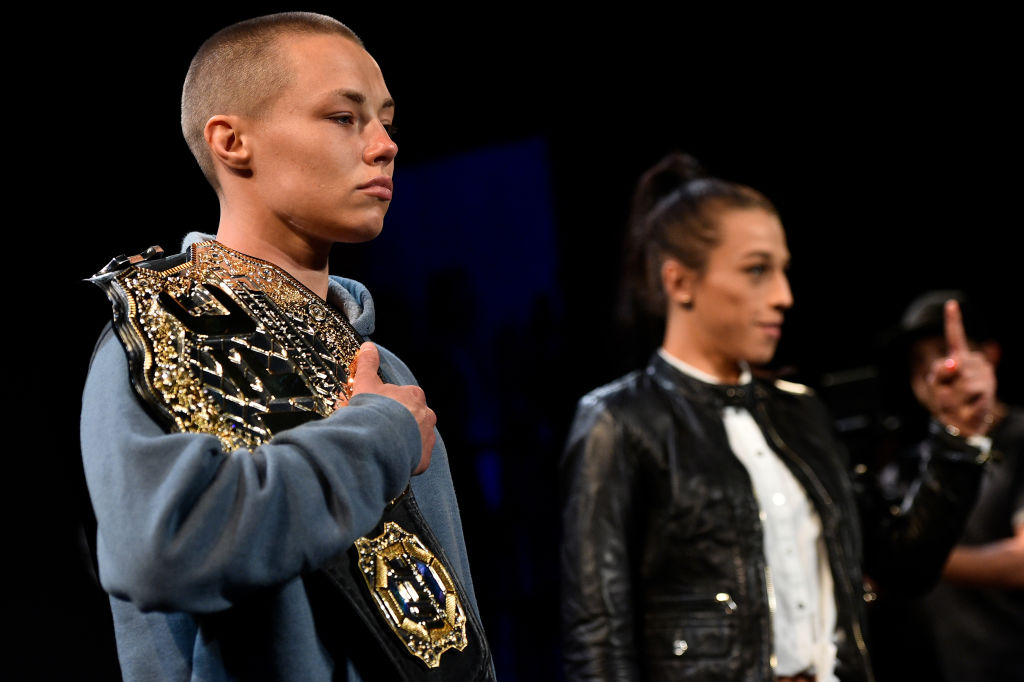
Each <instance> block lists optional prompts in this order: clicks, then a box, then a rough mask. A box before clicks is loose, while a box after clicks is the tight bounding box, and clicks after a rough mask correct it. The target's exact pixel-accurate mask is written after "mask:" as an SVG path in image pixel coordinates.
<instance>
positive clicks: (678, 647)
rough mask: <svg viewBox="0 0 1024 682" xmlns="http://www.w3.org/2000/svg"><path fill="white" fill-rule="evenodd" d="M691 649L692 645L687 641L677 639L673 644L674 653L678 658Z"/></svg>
mask: <svg viewBox="0 0 1024 682" xmlns="http://www.w3.org/2000/svg"><path fill="white" fill-rule="evenodd" d="M689 648H690V645H689V644H687V643H686V640H685V639H677V640H676V641H674V642H672V653H674V654H675V655H676V656H682V655H683V654H685V653H686V650H687V649H689Z"/></svg>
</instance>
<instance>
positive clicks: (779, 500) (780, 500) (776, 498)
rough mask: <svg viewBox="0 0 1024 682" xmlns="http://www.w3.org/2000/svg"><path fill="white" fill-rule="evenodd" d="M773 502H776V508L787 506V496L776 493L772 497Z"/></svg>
mask: <svg viewBox="0 0 1024 682" xmlns="http://www.w3.org/2000/svg"><path fill="white" fill-rule="evenodd" d="M772 502H774V503H775V504H776V506H779V507H781V506H782V505H784V504H786V496H785V495H783V494H782V493H775V494H774V495H772Z"/></svg>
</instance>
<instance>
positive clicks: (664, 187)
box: [625, 152, 778, 320]
mask: <svg viewBox="0 0 1024 682" xmlns="http://www.w3.org/2000/svg"><path fill="white" fill-rule="evenodd" d="M749 208H759V209H762V210H765V211H768V212H769V213H771V214H773V215H777V214H778V211H776V209H775V206H774V205H772V203H771V202H770V201H769V200H768V199H767V198H766V197H765V196H764V195H763V194H761V193H760V192H758V191H757V190H755V189H752V188H750V187H747V186H746V185H740V184H737V183H734V182H729V181H727V180H721V179H719V178H714V177H711V176H709V175H708V174H707V173H706V172H705V170H704V168H703V166H702V165H701V164H700V162H698V161H697V159H695V158H694V157H692V156H690V155H689V154H683V153H680V152H673V153H671V154H669V155H668V156H666V157H665V158H663V159H662V160H661V161H659V162H658V163H656V164H655V165H654V166H652V167H651V168H649V169H648V170H647V171H646V172H644V174H643V175H641V176H640V180H639V181H638V182H637V185H636V189H635V191H634V193H633V206H632V211H631V214H630V222H629V231H628V233H627V236H626V249H625V253H626V267H625V275H626V284H627V288H628V289H629V292H630V296H629V303H628V304H627V309H626V311H625V312H626V315H625V317H626V319H627V320H628V319H632V318H634V317H635V315H634V314H633V313H632V308H633V307H634V306H638V307H639V308H640V309H641V310H643V311H645V312H647V313H650V314H652V315H655V316H657V317H664V315H665V305H666V303H665V296H664V292H663V291H662V287H661V265H662V263H663V262H664V261H665V259H666V258H669V257H671V258H675V259H677V260H678V261H679V262H681V263H682V264H683V265H685V266H687V267H689V268H692V269H694V270H696V271H698V272H701V271H703V270H704V268H705V266H706V265H707V261H708V254H710V253H711V250H712V249H713V248H715V247H716V246H717V245H718V244H719V242H720V241H721V235H720V234H719V229H718V217H719V215H721V213H722V212H723V211H725V210H729V209H749Z"/></svg>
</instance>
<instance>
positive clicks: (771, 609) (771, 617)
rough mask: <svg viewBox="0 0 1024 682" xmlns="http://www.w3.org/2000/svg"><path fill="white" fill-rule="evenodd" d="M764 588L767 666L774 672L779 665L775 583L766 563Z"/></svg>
mask: <svg viewBox="0 0 1024 682" xmlns="http://www.w3.org/2000/svg"><path fill="white" fill-rule="evenodd" d="M764 588H765V592H766V593H767V594H768V624H769V632H768V641H769V642H771V644H770V646H769V647H768V665H769V666H771V669H772V670H775V666H776V665H778V663H779V657H778V656H777V655H776V654H775V583H774V582H772V569H771V567H770V566H769V565H768V564H767V562H766V563H765V565H764Z"/></svg>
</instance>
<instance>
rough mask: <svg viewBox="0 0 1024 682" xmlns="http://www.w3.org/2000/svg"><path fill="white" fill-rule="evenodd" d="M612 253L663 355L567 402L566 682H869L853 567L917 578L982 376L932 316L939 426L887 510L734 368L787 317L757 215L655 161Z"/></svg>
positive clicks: (805, 414)
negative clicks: (918, 472) (914, 487)
mask: <svg viewBox="0 0 1024 682" xmlns="http://www.w3.org/2000/svg"><path fill="white" fill-rule="evenodd" d="M630 242H631V244H630V245H631V247H632V249H633V256H634V257H633V261H632V262H633V265H634V267H633V270H632V274H633V275H634V278H635V283H636V290H637V291H638V293H640V294H641V295H642V297H643V300H645V301H646V302H647V303H648V305H649V306H650V308H651V309H652V310H653V311H656V312H659V313H660V314H662V315H664V317H665V332H664V341H663V343H662V346H661V348H659V349H658V351H657V352H656V353H655V354H654V355H653V357H652V358H651V360H650V363H649V364H648V365H647V367H646V368H644V369H642V370H638V371H635V372H632V373H630V374H628V375H626V376H624V377H622V378H621V379H619V380H617V381H615V382H612V383H611V384H609V385H607V386H603V387H601V388H598V389H596V390H594V391H592V392H591V393H589V394H587V395H586V396H584V397H583V398H582V399H581V401H580V403H579V405H578V409H577V413H576V417H575V419H574V422H573V425H572V429H571V432H570V435H569V439H568V444H567V447H566V450H565V455H564V458H563V461H562V468H561V475H562V484H563V487H562V490H563V500H562V502H563V517H562V526H563V542H562V557H561V570H562V579H563V607H562V622H563V632H564V659H565V670H566V674H567V679H569V680H730V681H731V680H817V681H818V682H822V681H828V680H836V679H838V680H844V681H845V680H870V679H871V677H872V676H871V667H870V662H869V659H868V654H867V648H866V645H865V633H864V627H863V623H864V612H863V611H864V599H863V594H864V591H863V587H862V586H863V575H862V562H864V563H866V565H867V570H868V572H869V574H870V576H871V578H872V579H873V580H876V581H878V582H879V583H881V584H883V585H888V586H890V587H895V588H896V589H919V590H924V589H927V587H928V586H929V585H930V584H931V583H932V582H934V580H935V579H936V577H937V574H938V571H939V569H940V568H941V566H942V563H943V561H944V559H945V557H946V555H947V553H948V552H949V549H950V547H951V546H952V545H953V543H954V542H955V540H956V538H957V536H958V535H959V532H960V529H961V527H962V525H963V521H964V517H965V515H966V513H967V511H969V509H970V506H971V504H972V503H973V499H974V496H975V494H976V490H977V485H978V480H979V475H980V469H981V466H982V464H983V462H984V460H985V458H986V452H987V450H986V449H985V443H984V439H983V435H984V432H985V430H986V428H987V425H986V417H987V416H988V415H989V414H990V411H991V407H992V400H993V394H994V384H995V379H994V376H993V374H992V372H991V368H990V367H989V366H988V365H987V364H986V363H985V362H984V360H983V359H980V358H979V357H976V356H975V355H973V354H971V353H970V352H969V351H968V349H967V347H966V343H964V344H963V345H959V344H958V339H957V338H955V336H956V334H957V333H958V328H957V321H958V317H957V315H958V311H957V310H956V308H955V307H952V306H951V307H950V308H949V310H948V311H947V314H948V322H949V325H948V328H949V333H950V334H951V335H952V337H954V338H951V339H950V341H951V348H952V351H951V355H950V357H949V358H946V360H945V364H942V365H940V366H937V367H936V368H935V371H934V372H933V374H934V376H933V380H932V382H931V386H932V390H933V391H934V392H935V395H936V397H937V400H939V401H940V402H942V404H943V405H944V412H943V419H942V421H943V423H944V424H945V425H946V428H945V429H936V433H935V434H934V437H933V439H932V447H933V450H934V454H933V456H932V458H931V466H930V468H929V469H928V471H926V472H925V473H924V475H923V477H922V481H921V485H920V487H919V490H918V493H917V495H916V497H915V498H914V499H913V500H912V502H911V501H908V502H907V504H905V505H904V508H903V509H901V510H898V511H892V510H889V509H888V508H887V507H882V506H878V505H875V504H874V502H873V500H874V497H873V496H872V495H871V494H870V492H869V490H868V489H866V488H865V489H861V487H860V486H859V484H858V483H857V480H856V479H855V478H854V477H853V476H851V475H850V472H848V470H847V462H846V459H845V453H844V450H843V448H842V446H841V445H840V443H839V442H838V441H837V439H836V437H835V435H834V433H833V430H832V426H831V424H832V422H831V420H830V418H829V416H828V414H827V412H826V410H825V409H824V407H823V406H822V404H821V402H820V401H819V400H818V399H817V398H816V397H815V396H814V395H813V392H812V391H811V390H810V389H808V388H807V387H804V386H800V385H796V384H789V383H786V382H783V381H774V382H773V381H767V380H762V379H759V378H756V377H754V376H753V375H752V373H751V369H750V368H751V367H756V366H757V365H760V364H764V363H766V362H768V361H769V360H770V359H771V358H772V356H773V354H774V352H775V348H776V345H777V343H778V341H779V338H780V334H781V327H782V322H783V317H784V314H785V311H786V310H787V309H788V308H789V307H790V306H791V305H792V302H793V299H792V294H791V291H790V288H789V283H788V280H787V277H786V268H787V265H788V261H789V252H788V249H787V246H786V239H785V234H784V231H783V228H782V224H781V222H780V221H779V217H778V214H777V212H776V210H775V208H774V207H773V206H772V204H771V203H770V202H769V201H768V200H767V199H766V198H765V197H764V196H763V195H762V194H760V193H759V192H757V191H755V190H753V189H751V188H749V187H745V186H741V185H737V184H735V183H731V182H727V181H723V180H719V179H714V178H708V177H705V176H703V173H702V171H701V170H700V168H699V166H698V165H697V164H696V162H695V161H694V160H693V159H692V158H690V157H686V156H680V155H673V156H670V157H668V158H666V159H665V160H663V161H662V162H661V163H659V164H658V165H657V166H655V167H654V168H652V169H651V170H649V171H648V172H647V173H646V174H645V176H644V177H643V178H641V181H640V183H639V185H638V188H637V193H636V197H635V203H634V212H633V220H632V225H631V233H630ZM959 333H960V334H962V328H961V329H960V330H959ZM977 436H982V440H980V441H979V440H972V442H968V437H972V438H973V437H977ZM976 446H980V447H976Z"/></svg>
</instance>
